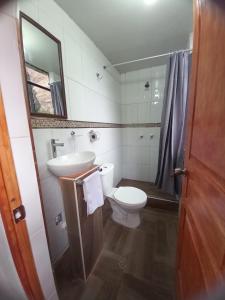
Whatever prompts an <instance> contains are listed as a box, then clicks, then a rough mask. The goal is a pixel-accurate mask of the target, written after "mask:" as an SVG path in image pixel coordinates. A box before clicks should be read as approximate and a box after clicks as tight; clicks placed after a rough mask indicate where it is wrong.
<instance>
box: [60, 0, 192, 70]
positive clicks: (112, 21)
mask: <svg viewBox="0 0 225 300" xmlns="http://www.w3.org/2000/svg"><path fill="white" fill-rule="evenodd" d="M55 1H56V2H57V3H58V4H59V5H60V6H61V7H62V8H63V9H64V10H65V11H66V12H67V14H68V15H69V16H70V17H71V18H72V19H73V20H74V21H75V22H76V23H77V24H78V25H79V26H80V27H81V28H82V29H83V31H84V32H85V33H86V34H87V35H88V36H89V37H90V38H91V39H92V40H93V42H94V43H95V44H96V45H97V46H98V47H99V49H100V50H101V51H102V52H103V53H104V55H105V56H106V57H107V58H108V59H109V60H110V62H111V63H118V62H123V61H127V60H134V59H139V58H143V57H147V56H152V55H157V54H161V53H166V52H169V51H173V50H178V49H185V48H187V46H188V39H189V34H190V32H192V0H55ZM147 1H149V2H152V3H151V4H148V5H147V4H146V2H147ZM162 62H163V61H162V60H160V59H156V60H154V61H153V60H151V61H148V62H145V63H141V64H140V63H132V64H129V65H125V66H120V67H118V70H119V71H120V72H126V71H130V70H135V69H138V68H142V67H148V66H151V65H157V64H160V63H162Z"/></svg>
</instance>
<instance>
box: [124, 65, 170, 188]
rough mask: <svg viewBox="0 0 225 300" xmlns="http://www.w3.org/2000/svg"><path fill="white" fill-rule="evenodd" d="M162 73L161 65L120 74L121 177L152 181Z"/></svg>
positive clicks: (156, 145) (160, 102)
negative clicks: (125, 125)
mask: <svg viewBox="0 0 225 300" xmlns="http://www.w3.org/2000/svg"><path fill="white" fill-rule="evenodd" d="M165 74H166V66H165V65H162V66H158V67H152V68H148V69H141V70H138V71H133V72H128V73H125V74H122V75H121V84H122V122H123V123H124V124H128V126H129V125H130V127H127V128H123V129H122V162H123V163H122V170H123V173H122V174H123V178H128V179H134V180H142V181H150V182H154V181H155V177H156V172H157V165H158V150H159V136H160V125H159V123H160V122H161V114H162V106H163V96H164V86H165ZM147 82H149V88H145V84H146V83H147ZM131 124H132V127H131ZM155 126H156V127H155Z"/></svg>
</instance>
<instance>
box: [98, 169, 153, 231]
mask: <svg viewBox="0 0 225 300" xmlns="http://www.w3.org/2000/svg"><path fill="white" fill-rule="evenodd" d="M113 174H114V165H113V164H111V163H107V164H103V165H102V166H101V169H100V175H101V179H102V187H103V193H104V196H105V197H107V198H108V199H109V201H110V204H111V207H112V210H113V213H112V219H113V220H114V221H115V222H117V223H119V224H121V225H124V226H126V227H129V228H136V227H138V226H139V225H140V222H141V219H140V210H141V209H142V208H143V207H144V206H145V205H146V202H147V195H146V194H145V192H143V191H142V190H140V189H137V188H135V187H131V186H123V187H119V188H114V187H113Z"/></svg>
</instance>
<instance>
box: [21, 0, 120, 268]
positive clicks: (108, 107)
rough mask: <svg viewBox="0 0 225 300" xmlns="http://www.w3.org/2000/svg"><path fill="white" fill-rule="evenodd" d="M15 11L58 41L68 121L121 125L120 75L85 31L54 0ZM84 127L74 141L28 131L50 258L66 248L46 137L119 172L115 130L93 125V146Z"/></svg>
mask: <svg viewBox="0 0 225 300" xmlns="http://www.w3.org/2000/svg"><path fill="white" fill-rule="evenodd" d="M18 10H21V11H23V12H25V13H26V14H27V15H29V16H30V17H31V18H33V19H34V20H36V21H37V22H38V23H39V24H41V25H42V26H43V27H44V28H46V29H47V30H49V32H51V33H52V34H53V35H55V36H56V37H57V38H58V39H59V40H60V41H61V45H62V56H63V71H64V80H65V88H66V101H67V110H68V119H71V120H78V121H88V122H106V123H121V86H120V75H119V73H118V72H116V71H115V70H113V69H112V70H110V71H104V70H103V66H104V65H108V64H109V61H108V60H107V59H106V58H105V57H104V55H103V54H102V53H101V51H100V50H99V49H98V48H97V47H96V46H95V45H94V43H93V42H92V41H91V40H90V39H89V38H88V37H87V35H86V34H85V33H84V32H83V31H82V30H81V29H80V28H79V27H78V26H77V25H76V24H75V23H74V22H73V21H72V20H71V19H70V18H69V17H68V15H67V14H66V13H65V12H64V11H63V10H62V9H61V8H60V7H59V6H58V5H57V4H56V3H55V2H54V1H51V0H48V1H44V0H31V1H21V0H20V1H19V6H18ZM97 72H99V73H101V74H102V75H103V78H102V79H101V80H99V79H97V76H96V73H97ZM73 130H74V129H73ZM89 130H90V129H75V132H76V134H77V135H78V136H77V137H75V141H74V142H72V141H73V140H72V138H71V136H70V132H71V131H72V129H43V130H42V129H34V130H33V133H34V141H35V148H36V154H37V160H38V168H39V173H40V179H41V189H42V196H43V201H44V206H45V211H46V219H47V230H48V233H49V238H50V239H49V242H50V252H51V258H52V261H53V262H55V261H56V260H57V259H59V258H60V256H61V255H62V254H63V252H64V251H65V249H66V248H67V247H68V238H67V232H66V230H65V229H64V228H62V226H61V225H60V224H59V225H58V226H56V224H55V217H56V216H57V215H58V214H59V213H60V212H63V203H62V194H61V190H60V186H59V184H58V181H57V178H55V177H54V176H53V175H51V174H50V173H49V172H48V171H47V169H46V162H47V160H48V159H50V158H52V153H51V149H50V140H51V139H52V138H59V140H60V141H61V142H64V143H65V146H64V147H63V148H60V149H59V154H65V153H69V152H72V151H82V150H89V149H90V150H93V151H95V153H96V155H97V158H98V159H97V162H112V163H114V164H115V184H117V183H118V182H119V180H120V179H121V176H122V168H121V130H119V129H104V128H102V129H96V130H97V131H99V132H100V140H99V141H97V142H95V143H94V144H91V143H90V141H89V138H88V131H89ZM79 135H81V136H79Z"/></svg>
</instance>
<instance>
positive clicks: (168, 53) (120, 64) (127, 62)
mask: <svg viewBox="0 0 225 300" xmlns="http://www.w3.org/2000/svg"><path fill="white" fill-rule="evenodd" d="M179 51H184V52H189V51H192V49H184V50H175V51H172V52H167V53H164V54H159V55H154V56H149V57H144V58H139V59H135V60H128V61H125V62H121V63H118V64H112V65H108V66H103V68H104V69H107V68H111V67H116V66H122V65H126V64H131V63H134V62H139V61H144V60H150V59H153V58H159V57H164V56H168V55H171V54H173V53H174V52H179Z"/></svg>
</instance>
